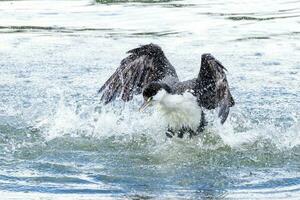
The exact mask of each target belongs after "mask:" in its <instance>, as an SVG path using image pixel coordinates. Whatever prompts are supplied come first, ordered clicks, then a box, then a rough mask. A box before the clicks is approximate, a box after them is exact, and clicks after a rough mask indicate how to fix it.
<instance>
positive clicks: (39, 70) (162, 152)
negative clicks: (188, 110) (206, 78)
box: [0, 0, 300, 199]
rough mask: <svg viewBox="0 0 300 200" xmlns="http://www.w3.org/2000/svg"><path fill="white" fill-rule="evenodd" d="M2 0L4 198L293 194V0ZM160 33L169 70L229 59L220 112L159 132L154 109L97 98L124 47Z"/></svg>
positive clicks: (296, 83) (298, 19)
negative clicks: (230, 99)
mask: <svg viewBox="0 0 300 200" xmlns="http://www.w3.org/2000/svg"><path fill="white" fill-rule="evenodd" d="M99 2H103V1H99ZM99 2H93V1H81V0H80V1H0V74H1V77H0V194H1V196H2V197H1V199H267V198H272V199H299V198H300V132H299V130H300V123H299V120H300V106H299V105H300V79H299V73H300V60H299V58H300V42H299V41H300V40H299V39H300V3H299V2H297V1H290V0H282V1H271V0H265V1H258V0H257V1H256V0H253V1H247V2H240V1H238V0H227V1H218V0H214V1H208V0H203V1H196V0H194V1H192V0H186V1H161V2H158V1H144V2H143V1H119V2H116V1H106V2H105V3H99ZM150 42H152V43H156V44H159V45H160V46H161V47H162V48H163V49H164V51H165V53H166V55H167V57H168V58H169V60H170V62H171V63H172V64H173V65H174V66H175V67H176V69H177V72H178V74H179V76H180V79H182V80H187V79H190V78H193V77H195V76H196V75H197V73H198V71H199V67H200V58H201V54H202V53H206V52H210V53H212V54H213V55H214V56H215V57H216V58H218V59H219V60H221V61H222V63H223V64H224V66H226V68H227V69H228V80H229V83H230V86H231V88H232V93H233V95H234V97H235V100H236V106H235V107H234V108H233V109H232V110H231V113H230V116H229V118H228V120H227V122H226V123H225V124H224V125H223V126H221V125H220V124H218V120H217V118H216V113H214V112H210V113H208V121H209V125H208V128H207V130H206V131H205V133H204V134H203V135H201V136H199V137H197V138H194V139H193V140H189V139H177V138H174V139H167V138H166V137H165V134H164V131H165V129H166V126H165V124H163V123H162V122H161V120H160V117H159V114H158V113H156V111H155V110H150V111H149V112H147V113H139V112H138V110H137V109H138V107H139V105H140V104H141V102H142V98H141V97H140V96H138V97H136V98H135V99H134V101H132V102H131V103H128V104H123V103H122V102H116V103H114V104H112V105H108V106H106V107H104V106H102V105H101V104H99V96H98V95H97V90H98V89H99V87H100V86H101V85H102V84H103V83H104V81H105V80H106V79H107V78H108V77H109V75H110V74H111V73H112V72H114V70H115V68H116V67H117V66H118V65H119V62H120V60H121V59H122V58H123V57H125V56H126V54H125V52H126V51H128V50H129V49H131V48H134V47H136V46H138V45H141V44H147V43H150Z"/></svg>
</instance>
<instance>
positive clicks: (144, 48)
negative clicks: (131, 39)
mask: <svg viewBox="0 0 300 200" xmlns="http://www.w3.org/2000/svg"><path fill="white" fill-rule="evenodd" d="M127 53H128V54H129V55H128V56H127V57H126V58H124V59H123V60H121V63H120V66H119V67H118V68H117V69H116V71H115V72H114V73H113V74H112V75H111V76H110V78H108V80H107V81H106V82H105V83H104V84H103V85H102V87H101V88H100V89H99V91H98V92H99V93H100V94H101V98H100V99H101V102H103V103H104V105H105V104H108V103H111V102H113V101H114V100H116V99H121V100H122V101H124V102H128V101H130V100H132V99H133V96H135V95H140V94H142V96H143V100H144V102H143V104H142V105H141V107H140V109H139V110H140V111H141V112H143V111H144V110H145V109H147V108H148V107H150V106H155V107H157V109H158V111H159V112H160V114H161V116H162V117H163V119H165V121H166V122H167V124H168V129H167V131H166V136H167V137H173V136H177V137H179V138H182V137H183V136H184V135H185V133H188V135H189V137H193V136H195V135H198V134H199V133H201V132H203V130H204V129H205V126H206V125H207V122H206V120H205V113H204V111H205V110H211V109H217V108H218V109H219V110H218V117H219V118H220V122H221V124H223V123H224V122H225V121H226V119H227V117H228V114H229V110H230V107H232V106H234V104H235V101H234V99H233V97H232V95H231V92H230V90H229V84H228V81H227V78H226V74H225V71H227V69H226V68H225V67H224V66H223V65H222V64H221V62H219V61H218V60H217V59H215V58H214V57H213V56H212V55H211V54H209V53H205V54H202V55H201V67H200V71H199V73H198V75H197V77H195V78H193V79H191V80H186V81H180V80H179V78H178V75H177V73H176V70H175V68H174V66H173V65H172V64H171V63H170V61H169V60H168V59H167V57H166V56H165V54H164V52H163V50H162V48H161V47H160V46H159V45H157V44H153V43H150V44H146V45H141V46H139V47H137V48H134V49H131V50H129V51H128V52H127Z"/></svg>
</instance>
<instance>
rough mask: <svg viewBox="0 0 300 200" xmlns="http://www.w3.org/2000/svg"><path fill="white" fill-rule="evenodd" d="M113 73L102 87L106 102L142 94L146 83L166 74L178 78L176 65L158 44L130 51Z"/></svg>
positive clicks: (100, 91)
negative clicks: (172, 63)
mask: <svg viewBox="0 0 300 200" xmlns="http://www.w3.org/2000/svg"><path fill="white" fill-rule="evenodd" d="M127 53H130V55H129V56H128V57H126V58H124V59H123V60H122V61H121V64H120V66H119V67H118V68H117V70H116V71H115V72H114V73H113V75H112V76H111V77H110V78H109V79H108V80H107V81H106V82H105V83H104V85H103V86H102V87H101V88H100V90H99V93H102V96H101V100H102V101H103V102H104V103H105V104H106V103H109V102H111V101H113V100H115V99H116V98H117V97H121V99H122V100H123V101H129V100H131V99H132V98H133V95H134V94H140V93H141V92H142V89H143V87H144V86H145V85H147V84H148V83H150V82H153V81H160V80H162V79H164V78H165V77H166V76H172V77H175V78H176V79H178V77H177V74H176V71H175V69H174V67H173V66H172V65H171V64H170V62H169V61H168V59H167V58H166V57H165V55H164V53H163V51H162V50H161V48H160V47H159V46H158V45H155V44H148V45H143V46H141V47H138V48H135V49H132V50H130V51H128V52H127Z"/></svg>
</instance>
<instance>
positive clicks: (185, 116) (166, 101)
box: [158, 92, 201, 130]
mask: <svg viewBox="0 0 300 200" xmlns="http://www.w3.org/2000/svg"><path fill="white" fill-rule="evenodd" d="M158 96H160V100H159V103H158V110H159V111H160V112H161V114H162V116H163V117H164V119H165V120H166V122H167V123H168V125H169V126H170V127H172V128H175V129H180V128H182V127H183V126H185V127H190V128H192V129H193V130H196V129H197V128H198V126H199V123H200V120H201V107H200V106H199V105H198V103H197V100H196V97H194V96H193V95H192V94H191V93H189V92H185V93H184V94H183V95H171V94H168V93H165V92H163V93H162V94H158Z"/></svg>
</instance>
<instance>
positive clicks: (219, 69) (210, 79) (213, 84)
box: [197, 54, 234, 124]
mask: <svg viewBox="0 0 300 200" xmlns="http://www.w3.org/2000/svg"><path fill="white" fill-rule="evenodd" d="M225 71H227V70H226V68H225V67H224V66H223V65H222V64H221V63H220V62H219V61H218V60H216V59H215V58H214V57H213V56H212V55H210V54H203V55H202V58H201V69H200V73H199V75H198V81H197V82H198V83H199V84H198V89H199V90H200V93H199V95H200V96H199V97H198V99H199V101H200V104H201V106H203V107H204V108H207V109H214V108H217V107H219V114H218V115H219V117H220V118H221V123H222V124H223V123H224V122H225V121H226V119H227V117H228V114H229V109H230V107H232V106H233V105H234V100H233V97H232V96H231V93H230V90H229V85H228V82H227V79H226V74H225Z"/></svg>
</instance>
